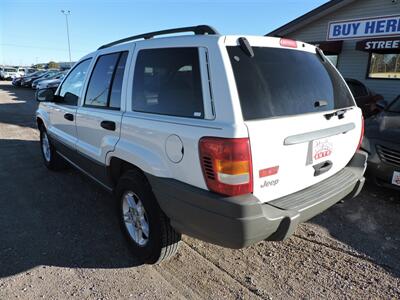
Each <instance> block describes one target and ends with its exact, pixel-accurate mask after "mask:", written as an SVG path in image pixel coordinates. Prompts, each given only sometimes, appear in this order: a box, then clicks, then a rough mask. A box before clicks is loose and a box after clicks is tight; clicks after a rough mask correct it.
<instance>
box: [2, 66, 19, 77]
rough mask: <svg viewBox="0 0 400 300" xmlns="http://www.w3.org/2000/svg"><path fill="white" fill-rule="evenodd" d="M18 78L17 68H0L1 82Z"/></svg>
mask: <svg viewBox="0 0 400 300" xmlns="http://www.w3.org/2000/svg"><path fill="white" fill-rule="evenodd" d="M17 76H18V72H17V69H16V68H11V67H1V68H0V79H1V80H13V79H14V78H15V77H17Z"/></svg>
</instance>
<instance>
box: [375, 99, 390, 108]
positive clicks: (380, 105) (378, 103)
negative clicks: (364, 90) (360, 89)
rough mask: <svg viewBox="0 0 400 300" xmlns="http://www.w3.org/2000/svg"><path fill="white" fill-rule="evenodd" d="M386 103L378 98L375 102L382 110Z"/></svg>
mask: <svg viewBox="0 0 400 300" xmlns="http://www.w3.org/2000/svg"><path fill="white" fill-rule="evenodd" d="M387 105H388V103H387V101H385V100H379V101H378V102H376V107H377V108H378V109H381V110H384V109H385V108H386V106H387Z"/></svg>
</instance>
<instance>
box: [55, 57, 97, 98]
mask: <svg viewBox="0 0 400 300" xmlns="http://www.w3.org/2000/svg"><path fill="white" fill-rule="evenodd" d="M91 60H92V59H91V58H89V59H86V60H84V61H81V62H80V63H79V64H78V65H76V66H75V67H74V69H73V70H72V71H71V72H70V73H69V74H68V76H67V78H66V79H65V80H64V82H63V84H62V86H61V89H60V93H59V96H60V97H62V98H63V101H62V103H64V104H68V105H77V104H78V99H79V96H80V94H81V91H82V86H83V83H84V81H85V76H86V73H87V70H88V68H89V65H90V61H91Z"/></svg>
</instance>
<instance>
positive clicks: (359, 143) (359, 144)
mask: <svg viewBox="0 0 400 300" xmlns="http://www.w3.org/2000/svg"><path fill="white" fill-rule="evenodd" d="M363 138H364V117H363V116H361V136H360V141H359V142H358V147H357V150H360V148H361V145H362V142H363Z"/></svg>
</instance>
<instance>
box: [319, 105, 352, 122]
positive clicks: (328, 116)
mask: <svg viewBox="0 0 400 300" xmlns="http://www.w3.org/2000/svg"><path fill="white" fill-rule="evenodd" d="M350 109H353V108H352V107H348V108H341V109H338V110H337V111H334V112H332V113H329V114H324V116H325V118H326V119H327V120H330V119H331V118H332V117H335V116H337V117H338V119H343V118H344V114H345V113H346V112H347V111H348V110H350Z"/></svg>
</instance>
